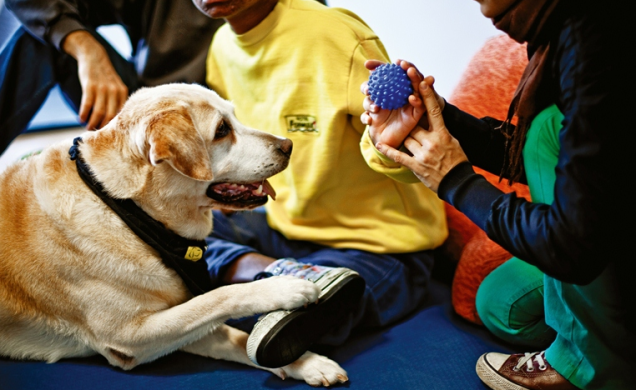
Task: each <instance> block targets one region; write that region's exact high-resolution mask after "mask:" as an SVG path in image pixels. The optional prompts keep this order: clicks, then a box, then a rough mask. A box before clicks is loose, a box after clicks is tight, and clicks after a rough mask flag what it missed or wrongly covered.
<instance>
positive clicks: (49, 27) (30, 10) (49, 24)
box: [6, 0, 86, 50]
mask: <svg viewBox="0 0 636 390" xmlns="http://www.w3.org/2000/svg"><path fill="white" fill-rule="evenodd" d="M6 7H7V9H8V10H10V11H11V12H13V14H14V15H15V16H16V18H17V19H18V20H19V21H20V23H22V25H23V26H24V28H25V29H26V30H27V31H29V32H30V33H31V34H32V35H33V36H35V37H36V38H38V39H40V40H41V41H42V42H45V43H49V44H51V45H53V46H55V47H56V48H58V50H59V49H60V45H61V44H62V41H63V40H64V38H65V37H66V36H67V35H68V34H69V33H71V32H73V31H76V30H84V29H86V26H85V22H84V21H83V20H82V19H83V18H82V13H83V8H84V7H83V6H82V4H81V3H79V2H77V1H73V0H6Z"/></svg>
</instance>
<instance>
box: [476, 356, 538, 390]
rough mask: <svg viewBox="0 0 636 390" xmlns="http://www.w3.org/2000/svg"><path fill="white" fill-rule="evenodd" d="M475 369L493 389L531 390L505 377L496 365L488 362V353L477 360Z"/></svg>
mask: <svg viewBox="0 0 636 390" xmlns="http://www.w3.org/2000/svg"><path fill="white" fill-rule="evenodd" d="M475 371H477V376H478V377H479V379H481V381H482V382H484V383H485V384H486V385H487V386H488V387H490V388H491V389H493V390H530V389H528V388H527V387H524V386H520V385H518V384H516V383H514V382H511V381H510V380H509V379H506V378H505V377H503V376H502V375H501V374H500V373H499V372H498V371H497V370H495V368H494V367H492V366H491V365H490V364H488V362H487V361H486V354H483V355H481V356H480V357H479V360H477V366H476V367H475Z"/></svg>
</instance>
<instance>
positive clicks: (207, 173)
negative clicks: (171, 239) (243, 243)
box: [82, 84, 292, 238]
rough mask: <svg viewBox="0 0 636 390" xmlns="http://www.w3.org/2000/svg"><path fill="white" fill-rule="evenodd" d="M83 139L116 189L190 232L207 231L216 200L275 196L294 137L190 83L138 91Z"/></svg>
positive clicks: (236, 202) (92, 161)
mask: <svg viewBox="0 0 636 390" xmlns="http://www.w3.org/2000/svg"><path fill="white" fill-rule="evenodd" d="M84 143H85V144H86V147H85V148H82V153H83V155H84V156H85V159H86V161H87V162H88V163H89V165H90V166H91V169H92V170H93V171H94V173H95V176H96V178H97V179H98V180H99V181H101V182H102V183H104V186H105V188H106V190H107V191H108V192H109V193H110V194H111V196H114V197H117V198H132V199H133V200H135V202H136V203H137V204H138V205H139V206H140V207H142V208H143V209H144V210H145V211H146V212H147V213H148V214H150V215H151V216H152V217H153V218H155V219H157V220H159V221H161V222H163V223H164V224H166V225H167V226H168V227H169V228H171V229H172V230H174V231H175V232H177V233H179V234H181V235H183V236H186V237H191V238H202V237H203V236H205V235H207V234H208V233H209V231H210V229H211V224H210V222H208V221H209V220H210V212H211V211H210V210H211V209H212V208H222V209H232V210H239V209H250V208H254V207H257V206H260V205H263V204H265V203H266V202H267V199H268V196H271V197H272V198H275V192H274V189H273V188H272V187H271V185H270V184H269V182H268V181H267V178H269V177H270V176H272V175H275V174H277V173H279V172H280V171H282V170H283V169H285V168H286V167H287V165H288V163H289V158H290V155H291V151H292V142H291V141H290V140H288V139H285V138H280V137H276V136H273V135H271V134H267V133H265V132H262V131H258V130H255V129H251V128H248V127H246V126H244V125H243V124H241V123H240V122H239V121H238V120H237V119H236V117H235V116H234V109H233V106H232V104H231V103H229V102H228V101H226V100H223V99H222V98H220V97H219V96H218V95H217V94H216V93H215V92H213V91H211V90H208V89H206V88H203V87H201V86H197V85H188V84H168V85H163V86H159V87H153V88H144V89H141V90H139V91H137V92H135V93H134V94H133V95H132V96H131V97H130V98H129V100H128V101H127V102H126V104H125V105H124V107H123V109H122V111H121V112H120V113H119V114H118V115H117V116H116V117H115V118H114V119H113V120H112V121H111V122H110V123H109V124H108V125H107V126H106V127H104V128H103V129H102V130H99V131H97V132H95V133H92V134H90V135H89V136H87V137H85V140H84ZM84 149H86V151H85V150H84Z"/></svg>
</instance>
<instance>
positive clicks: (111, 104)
mask: <svg viewBox="0 0 636 390" xmlns="http://www.w3.org/2000/svg"><path fill="white" fill-rule="evenodd" d="M62 49H63V50H64V51H65V52H66V53H68V54H69V55H71V56H72V57H73V58H75V59H76V60H77V68H78V69H77V73H78V77H79V81H80V84H81V86H82V101H81V103H80V110H79V119H80V121H82V122H83V123H86V128H87V129H88V130H95V129H98V128H101V127H103V126H105V125H106V124H107V123H108V122H109V121H110V120H111V119H113V118H114V117H115V115H117V113H118V112H119V110H120V109H121V108H122V106H123V105H124V103H125V102H126V99H127V98H128V87H126V84H124V82H123V81H122V80H121V77H119V74H117V72H116V71H115V68H114V67H113V64H112V63H111V62H110V58H108V54H107V53H106V50H105V49H104V47H103V46H102V45H101V44H100V43H99V42H98V41H97V40H96V39H95V38H94V37H93V36H92V35H91V34H90V33H89V32H87V31H84V30H79V31H73V32H71V33H70V34H69V35H68V36H67V37H66V38H65V39H64V42H63V45H62Z"/></svg>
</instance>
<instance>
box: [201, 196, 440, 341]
mask: <svg viewBox="0 0 636 390" xmlns="http://www.w3.org/2000/svg"><path fill="white" fill-rule="evenodd" d="M207 241H208V250H207V251H206V253H205V259H206V261H207V263H208V270H209V272H210V277H211V278H212V280H213V282H214V284H215V285H221V283H222V282H221V278H222V275H223V274H224V272H225V271H226V269H227V268H228V267H229V266H230V264H231V263H232V262H233V261H234V260H236V259H238V258H239V257H241V256H242V255H245V254H247V253H255V252H256V253H261V254H263V255H266V256H270V257H273V258H276V259H278V258H283V257H293V258H295V259H297V260H298V261H300V262H303V263H311V264H315V265H323V266H328V267H346V268H350V269H352V270H355V271H356V272H358V273H359V274H360V276H362V278H363V279H364V280H365V282H366V290H365V292H364V295H363V297H362V301H361V302H360V305H359V306H358V310H357V311H356V312H354V313H351V315H350V316H349V317H348V318H343V322H342V325H341V326H340V327H339V328H338V329H335V330H334V331H332V332H331V333H330V334H328V335H327V336H326V337H325V338H323V339H322V340H321V341H320V343H321V344H326V345H338V344H341V343H343V342H344V341H345V340H346V339H347V337H348V336H349V334H350V333H351V330H352V329H353V328H354V327H356V326H360V327H378V326H385V325H389V324H392V323H394V322H396V321H399V320H400V319H403V318H404V317H406V316H407V315H408V314H410V313H412V312H413V311H414V310H415V309H417V308H418V307H419V306H420V305H421V304H422V303H423V301H424V299H425V298H426V295H427V292H428V285H429V281H430V275H431V270H432V267H433V253H432V251H421V252H415V253H400V254H377V253H371V252H365V251H360V250H354V249H334V248H329V247H325V246H321V245H318V244H314V243H312V242H308V241H294V240H288V239H286V238H285V237H284V236H283V235H282V234H280V233H279V232H278V231H276V230H274V229H272V228H270V227H269V225H268V224H267V216H266V214H265V211H264V210H263V209H258V210H255V211H249V212H237V213H233V214H231V215H229V216H226V215H224V214H223V213H220V212H217V211H215V212H214V231H213V233H212V235H210V237H209V238H208V239H207Z"/></svg>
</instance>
